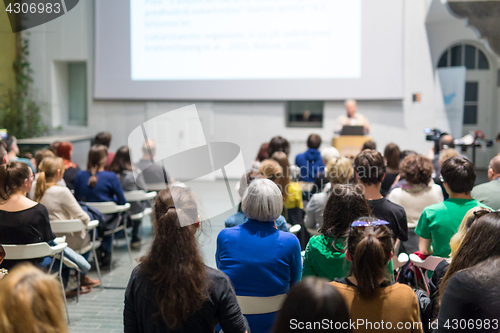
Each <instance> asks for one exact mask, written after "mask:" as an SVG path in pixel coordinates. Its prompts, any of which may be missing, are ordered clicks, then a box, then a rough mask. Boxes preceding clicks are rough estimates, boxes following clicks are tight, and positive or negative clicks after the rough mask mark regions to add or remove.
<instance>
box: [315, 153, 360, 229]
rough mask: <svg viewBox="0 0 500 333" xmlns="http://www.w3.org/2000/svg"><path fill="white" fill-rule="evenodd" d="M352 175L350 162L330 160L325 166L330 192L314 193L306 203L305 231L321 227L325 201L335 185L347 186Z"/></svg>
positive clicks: (342, 159)
mask: <svg viewBox="0 0 500 333" xmlns="http://www.w3.org/2000/svg"><path fill="white" fill-rule="evenodd" d="M352 174H353V169H352V163H351V160H350V159H348V158H346V157H338V158H332V159H331V160H330V161H329V162H328V164H327V165H326V175H327V176H328V180H329V181H330V184H331V186H330V190H328V192H326V193H316V194H314V195H313V196H312V197H311V200H310V201H309V202H308V203H307V208H306V217H305V226H306V228H307V229H314V230H319V229H320V228H321V227H322V226H323V211H324V209H325V205H326V201H327V200H328V197H329V196H330V194H331V193H332V187H333V186H335V185H336V184H347V182H348V181H349V179H351V177H352Z"/></svg>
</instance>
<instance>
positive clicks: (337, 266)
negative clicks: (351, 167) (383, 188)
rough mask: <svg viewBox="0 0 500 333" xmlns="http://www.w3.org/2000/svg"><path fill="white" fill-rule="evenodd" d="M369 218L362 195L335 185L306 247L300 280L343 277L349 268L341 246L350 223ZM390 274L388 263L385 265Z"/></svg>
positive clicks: (343, 244) (352, 187) (390, 269)
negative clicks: (317, 232) (317, 226)
mask: <svg viewBox="0 0 500 333" xmlns="http://www.w3.org/2000/svg"><path fill="white" fill-rule="evenodd" d="M369 215H370V207H369V206H368V203H367V202H366V199H365V197H364V196H363V194H362V192H361V191H360V190H359V189H357V188H356V187H354V186H352V185H335V186H334V187H333V190H332V194H331V195H330V197H329V198H328V202H327V203H326V206H325V214H324V223H323V226H322V227H321V229H320V230H319V232H320V233H321V235H318V236H313V237H311V239H310V240H309V243H308V244H307V248H306V251H305V254H304V264H303V265H304V268H303V270H302V278H304V277H307V276H317V277H321V278H326V279H328V280H330V281H333V280H334V279H336V278H343V277H346V276H347V274H348V273H349V269H350V267H351V265H350V263H349V262H348V261H347V260H346V257H345V243H346V239H347V235H348V233H349V226H350V225H351V223H352V222H353V221H355V220H356V219H358V218H360V217H362V216H369ZM387 270H388V272H390V273H391V274H392V272H393V265H392V261H389V263H388V264H387Z"/></svg>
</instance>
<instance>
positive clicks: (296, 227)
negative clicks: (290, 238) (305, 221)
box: [288, 224, 302, 235]
mask: <svg viewBox="0 0 500 333" xmlns="http://www.w3.org/2000/svg"><path fill="white" fill-rule="evenodd" d="M301 229H302V226H301V225H300V224H295V225H292V226H291V227H289V228H288V230H289V231H290V232H291V233H292V234H295V235H297V234H298V233H299V231H300V230H301Z"/></svg>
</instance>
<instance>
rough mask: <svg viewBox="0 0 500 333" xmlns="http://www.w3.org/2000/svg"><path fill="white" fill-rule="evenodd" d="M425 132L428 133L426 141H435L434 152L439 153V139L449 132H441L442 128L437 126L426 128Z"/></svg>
mask: <svg viewBox="0 0 500 333" xmlns="http://www.w3.org/2000/svg"><path fill="white" fill-rule="evenodd" d="M424 133H425V134H426V136H425V140H426V141H434V154H435V155H437V154H439V141H440V140H441V137H443V136H444V135H447V134H448V133H445V132H441V130H440V129H437V128H433V129H430V128H424Z"/></svg>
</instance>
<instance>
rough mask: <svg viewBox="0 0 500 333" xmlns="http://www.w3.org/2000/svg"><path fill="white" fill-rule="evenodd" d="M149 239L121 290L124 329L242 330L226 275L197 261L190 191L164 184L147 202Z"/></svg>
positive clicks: (193, 202) (237, 332) (195, 218)
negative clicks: (151, 202) (218, 327)
mask: <svg viewBox="0 0 500 333" xmlns="http://www.w3.org/2000/svg"><path fill="white" fill-rule="evenodd" d="M152 220H153V227H154V239H153V244H152V245H151V248H150V250H149V252H148V253H147V254H146V255H145V256H144V257H142V258H141V259H140V264H139V265H138V266H137V267H136V268H135V269H134V270H133V272H132V275H131V277H130V281H129V284H128V287H127V290H126V292H125V311H124V324H125V332H126V333H131V332H134V333H135V332H186V333H187V332H213V331H214V329H215V327H216V325H217V323H219V324H220V325H221V327H222V329H223V330H224V332H234V333H243V332H245V331H246V328H245V322H244V318H243V315H242V314H241V311H240V308H239V305H238V303H237V301H236V296H235V293H234V289H233V287H232V285H231V281H229V279H228V277H227V276H226V275H225V274H224V273H222V272H221V271H218V270H215V269H212V268H210V267H207V266H205V265H204V264H203V259H202V257H201V254H200V250H199V245H198V241H197V237H196V233H197V231H198V229H199V227H200V223H201V222H200V217H199V215H198V208H197V206H196V200H195V197H194V194H193V192H192V191H191V190H190V189H188V188H184V187H178V186H170V187H169V188H167V189H165V190H163V191H161V192H160V193H158V195H157V197H156V199H155V202H154V206H153V214H152Z"/></svg>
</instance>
